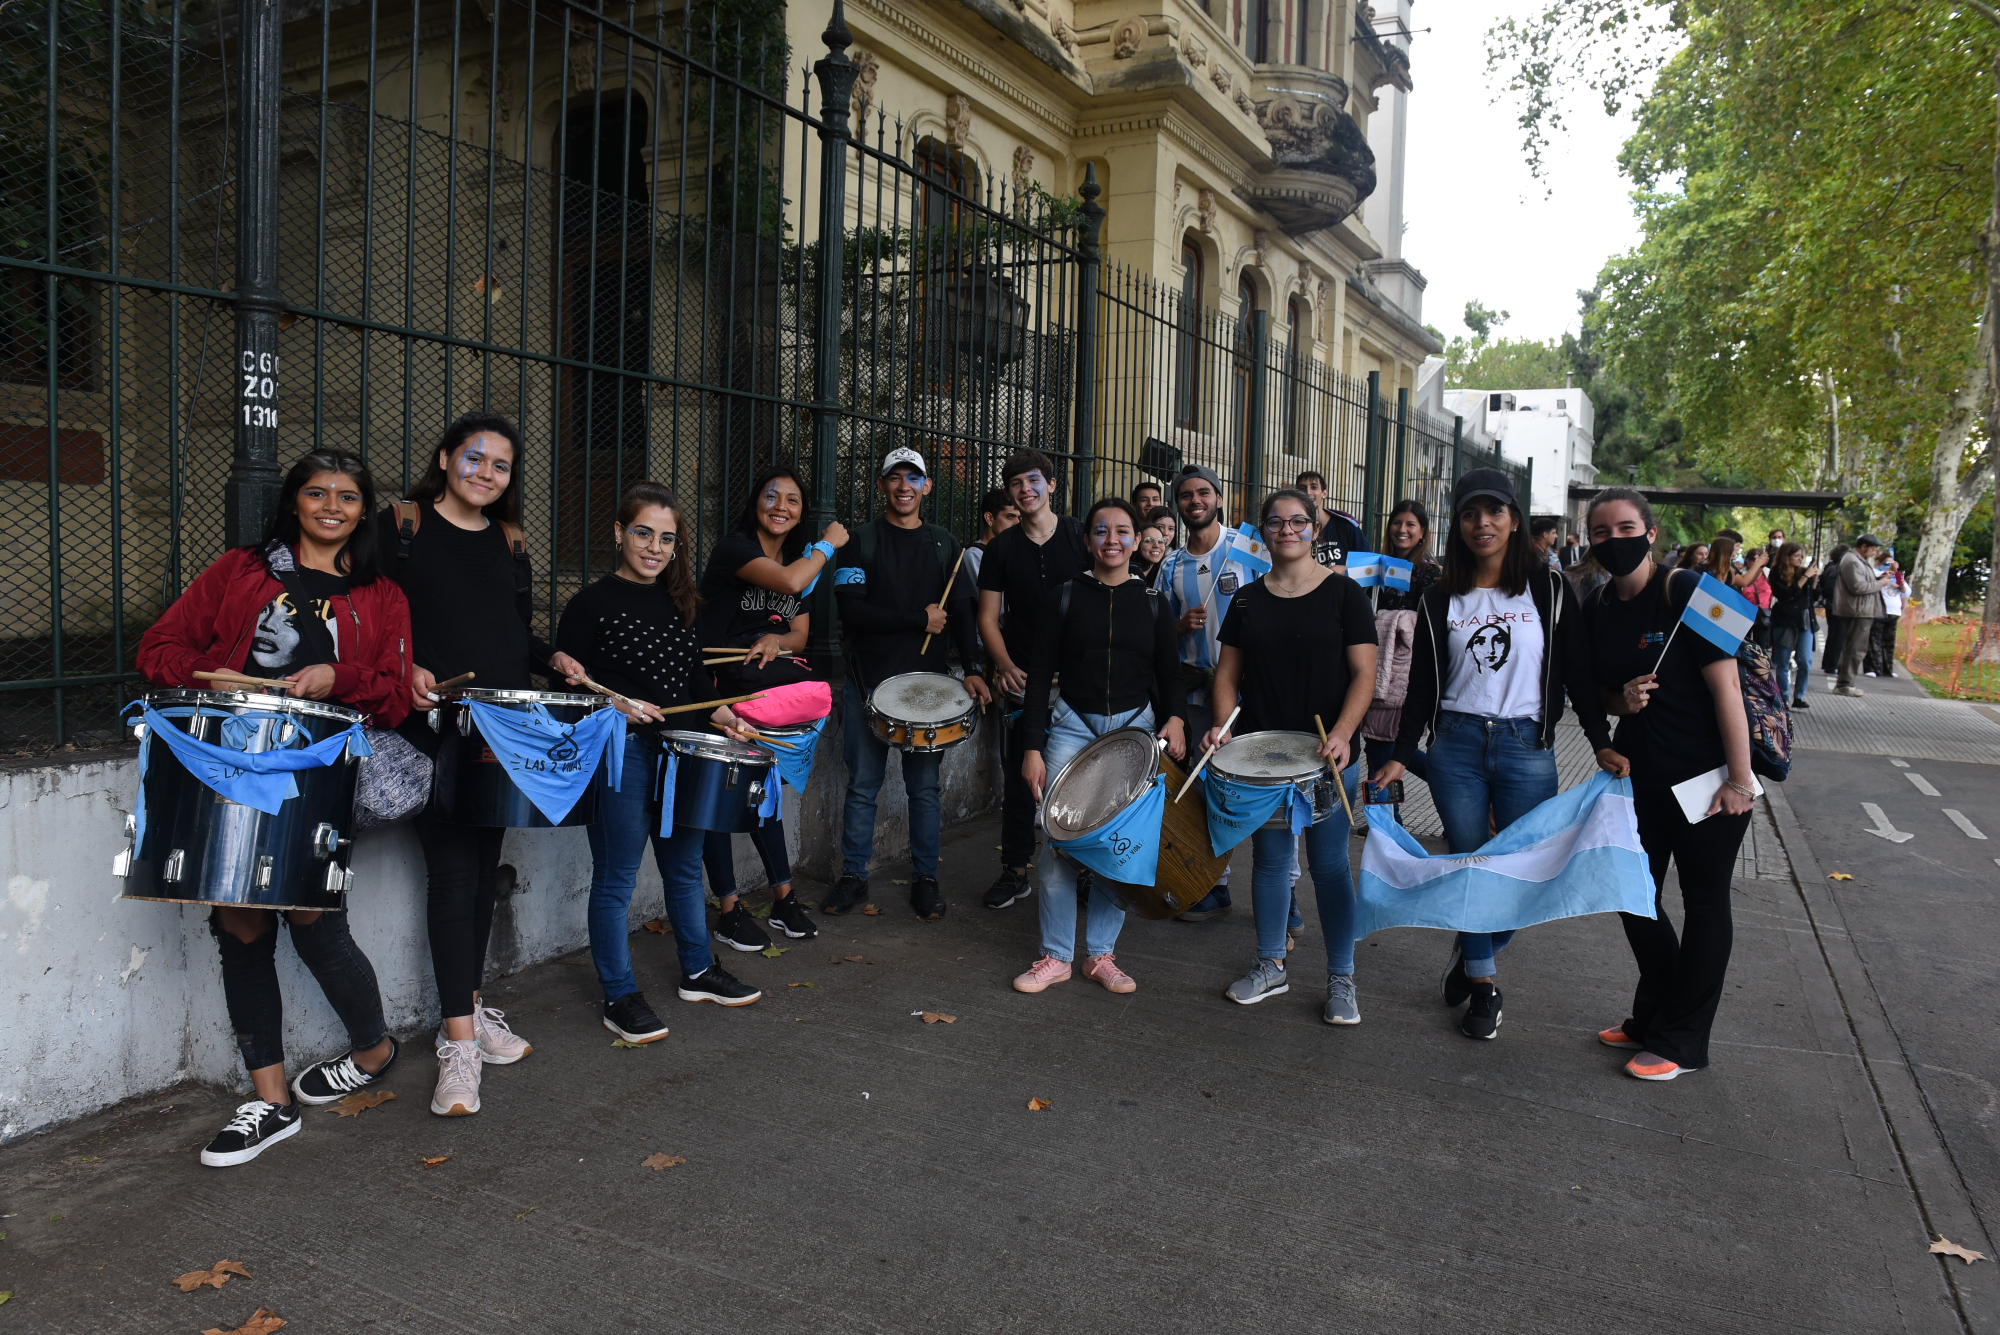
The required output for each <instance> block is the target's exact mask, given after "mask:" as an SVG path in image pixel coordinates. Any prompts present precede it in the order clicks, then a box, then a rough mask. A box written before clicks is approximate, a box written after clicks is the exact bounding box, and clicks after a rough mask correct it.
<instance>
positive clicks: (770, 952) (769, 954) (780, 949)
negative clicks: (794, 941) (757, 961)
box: [757, 941, 791, 960]
mask: <svg viewBox="0 0 2000 1335" xmlns="http://www.w3.org/2000/svg"><path fill="white" fill-rule="evenodd" d="M790 949H791V947H790V946H781V945H779V944H778V943H777V942H775V941H773V942H772V943H771V944H770V945H768V946H765V947H764V948H763V949H762V950H760V951H758V952H757V953H758V954H759V955H762V956H763V957H764V958H765V959H767V960H774V959H776V958H778V956H780V955H782V954H784V953H785V952H786V951H788V950H790Z"/></svg>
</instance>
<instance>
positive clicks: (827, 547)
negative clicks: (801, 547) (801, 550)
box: [806, 538, 839, 565]
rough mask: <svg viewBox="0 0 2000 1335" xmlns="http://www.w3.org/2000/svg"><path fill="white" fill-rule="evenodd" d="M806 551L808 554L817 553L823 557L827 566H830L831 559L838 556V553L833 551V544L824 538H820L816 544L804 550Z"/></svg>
mask: <svg viewBox="0 0 2000 1335" xmlns="http://www.w3.org/2000/svg"><path fill="white" fill-rule="evenodd" d="M806 550H807V551H809V552H818V553H819V554H820V555H821V556H824V557H825V558H826V562H827V564H828V565H832V564H833V558H834V557H836V556H838V555H839V553H838V552H836V551H834V549H833V544H832V543H830V542H828V541H827V540H826V539H825V538H821V539H820V540H819V541H818V542H815V543H814V544H813V545H812V546H810V547H808V548H806Z"/></svg>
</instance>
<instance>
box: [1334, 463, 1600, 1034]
mask: <svg viewBox="0 0 2000 1335" xmlns="http://www.w3.org/2000/svg"><path fill="white" fill-rule="evenodd" d="M1451 513H1452V526H1451V532H1450V535H1449V537H1447V538H1446V540H1445V549H1444V575H1443V577H1442V578H1440V579H1439V580H1438V582H1437V583H1436V584H1434V585H1432V586H1431V589H1430V592H1428V593H1426V594H1425V595H1424V596H1423V598H1422V599H1421V600H1420V604H1419V607H1418V609H1417V630H1416V644H1415V647H1414V649H1413V650H1412V653H1411V656H1410V688H1409V693H1408V694H1407V695H1406V696H1404V698H1403V720H1402V726H1401V727H1400V728H1399V729H1398V731H1397V735H1396V751H1395V755H1394V757H1393V758H1391V759H1390V761H1389V762H1388V763H1387V764H1385V765H1383V766H1382V767H1381V768H1380V769H1378V770H1376V771H1375V777H1374V782H1375V783H1377V784H1386V783H1389V782H1391V781H1393V780H1396V779H1400V778H1402V777H1403V772H1404V769H1405V768H1406V767H1407V766H1408V765H1409V763H1410V762H1411V760H1413V759H1414V758H1415V757H1416V754H1417V748H1418V746H1419V744H1420V743H1422V741H1423V738H1424V734H1425V732H1426V731H1428V732H1429V734H1430V738H1431V742H1430V750H1429V752H1428V753H1427V754H1426V756H1425V766H1426V780H1425V781H1426V782H1427V783H1429V785H1430V790H1431V800H1432V801H1434V802H1435V803H1436V804H1437V810H1438V817H1439V819H1440V820H1442V821H1443V823H1444V837H1445V842H1446V844H1447V845H1449V847H1450V851H1451V852H1453V853H1471V852H1475V851H1477V850H1478V849H1479V848H1480V846H1481V845H1483V844H1485V843H1486V841H1487V840H1488V838H1490V837H1491V835H1492V832H1493V831H1494V830H1495V829H1496V828H1498V829H1505V828H1506V827H1507V826H1509V825H1511V824H1513V823H1514V822H1515V821H1516V820H1518V819H1520V818H1521V817H1522V816H1524V815H1526V814H1527V813H1528V812H1529V811H1531V810H1533V809H1534V808H1535V807H1536V806H1538V805H1540V804H1541V803H1543V802H1545V801H1547V800H1548V799H1549V798H1551V797H1554V796H1555V795H1556V758H1555V751H1554V746H1555V738H1556V721H1557V720H1558V719H1560V718H1561V717H1562V708H1563V706H1562V700H1563V693H1564V692H1565V691H1567V692H1568V693H1569V699H1570V703H1571V705H1572V706H1573V707H1574V708H1575V709H1576V715H1577V720H1578V722H1580V723H1581V724H1582V725H1583V731H1584V733H1585V735H1586V736H1588V737H1589V738H1590V744H1591V747H1592V748H1593V749H1594V750H1595V751H1596V752H1597V763H1598V764H1599V765H1600V766H1602V767H1603V768H1604V769H1606V770H1608V771H1610V772H1611V773H1613V774H1617V773H1621V772H1622V771H1623V770H1624V768H1625V760H1624V757H1622V756H1620V755H1619V754H1618V753H1617V752H1615V751H1613V750H1612V749H1611V733H1610V728H1609V725H1607V724H1606V722H1605V720H1604V710H1603V707H1602V706H1601V705H1600V704H1599V703H1598V699H1597V683H1596V679H1595V678H1594V677H1593V675H1592V673H1591V665H1590V644H1589V642H1588V640H1587V638H1586V636H1585V634H1584V627H1583V622H1582V620H1581V618H1580V617H1579V616H1578V614H1577V608H1576V599H1575V596H1574V595H1573V594H1572V593H1571V592H1570V587H1569V582H1568V581H1567V580H1565V579H1564V578H1563V577H1562V575H1561V574H1559V573H1557V572H1556V571H1554V570H1551V569H1550V568H1549V565H1548V561H1547V560H1546V558H1544V557H1543V556H1542V555H1541V554H1540V553H1539V552H1537V551H1536V550H1535V548H1534V546H1533V545H1532V544H1531V543H1530V542H1529V541H1528V525H1527V519H1526V517H1525V516H1524V515H1523V514H1522V513H1521V507H1520V504H1519V502H1517V501H1516V500H1515V498H1514V484H1513V482H1512V481H1511V480H1510V479H1509V478H1508V477H1507V475H1506V474H1505V473H1503V472H1501V471H1500V470H1499V469H1497V468H1475V469H1473V470H1472V471H1471V472H1469V473H1467V474H1466V475H1465V476H1464V477H1463V478H1461V479H1459V483H1458V486H1457V488H1456V490H1454V491H1453V493H1452V500H1451ZM1513 935H1514V934H1513V933H1512V932H1494V933H1490V934H1489V933H1485V932H1460V933H1459V934H1458V941H1457V944H1456V945H1455V946H1454V948H1453V950H1452V955H1451V961H1450V963H1449V964H1448V965H1447V966H1446V968H1445V972H1444V977H1443V979H1442V981H1441V983H1440V989H1441V991H1442V992H1443V995H1444V1003H1445V1005H1447V1006H1460V1005H1465V1003H1466V1002H1467V1001H1470V1003H1471V1004H1470V1005H1469V1006H1467V1007H1466V1011H1465V1016H1464V1019H1463V1020H1462V1022H1461V1023H1460V1026H1459V1029H1460V1032H1461V1033H1463V1034H1464V1035H1465V1036H1466V1037H1467V1038H1492V1037H1494V1036H1495V1035H1496V1034H1497V1033H1498V1032H1499V1029H1500V989H1499V988H1498V987H1497V986H1496V985H1495V984H1494V981H1493V978H1494V963H1493V960H1494V956H1495V954H1497V953H1498V952H1499V950H1500V948H1501V947H1502V946H1504V945H1506V944H1507V942H1508V941H1509V940H1511V939H1512V938H1513Z"/></svg>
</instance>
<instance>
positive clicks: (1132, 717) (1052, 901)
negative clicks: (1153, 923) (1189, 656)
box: [1035, 701, 1284, 964]
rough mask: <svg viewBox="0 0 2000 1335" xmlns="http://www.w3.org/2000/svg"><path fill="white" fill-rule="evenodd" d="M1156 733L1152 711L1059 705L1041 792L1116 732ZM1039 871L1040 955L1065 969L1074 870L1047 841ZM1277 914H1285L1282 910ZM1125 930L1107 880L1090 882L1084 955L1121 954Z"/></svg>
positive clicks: (1072, 924)
mask: <svg viewBox="0 0 2000 1335" xmlns="http://www.w3.org/2000/svg"><path fill="white" fill-rule="evenodd" d="M1152 727H1153V707H1152V706H1151V705H1140V706H1139V707H1138V708H1137V709H1135V710H1133V711H1132V712H1131V713H1129V714H1083V713H1079V712H1077V711H1076V710H1074V709H1071V708H1070V707H1069V705H1068V704H1066V703H1064V702H1062V701H1058V702H1057V703H1056V708H1055V714H1054V716H1053V717H1051V718H1050V720H1049V740H1048V742H1047V744H1046V745H1045V746H1044V747H1043V748H1042V764H1043V765H1045V766H1046V767H1047V768H1048V774H1047V776H1046V777H1044V778H1043V780H1042V784H1043V788H1042V791H1043V792H1047V791H1048V786H1047V785H1048V784H1049V782H1050V781H1051V780H1053V779H1054V778H1055V777H1056V771H1057V770H1060V769H1061V768H1062V767H1063V766H1064V765H1067V764H1068V763H1069V762H1070V760H1071V759H1072V758H1073V757H1074V756H1075V755H1076V753H1077V752H1079V751H1081V750H1083V748H1084V747H1086V746H1088V745H1090V744H1091V742H1093V741H1095V740H1096V739H1097V738H1099V737H1102V736H1103V735H1104V734H1105V733H1107V732H1111V731H1113V730H1115V729H1118V728H1145V729H1146V730H1148V731H1151V730H1152ZM1035 866H1036V867H1038V868H1039V869H1040V870H1041V874H1042V875H1041V881H1042V906H1041V914H1042V953H1043V954H1044V955H1047V956H1048V957H1049V958H1051V959H1058V960H1061V961H1063V962H1064V963H1065V964H1067V963H1069V962H1070V961H1072V960H1074V959H1075V958H1076V866H1075V864H1073V863H1071V862H1068V861H1066V860H1065V859H1063V858H1061V857H1058V856H1057V855H1056V850H1055V848H1054V847H1053V846H1052V845H1051V844H1050V843H1049V842H1048V841H1047V840H1043V841H1042V849H1041V852H1040V853H1038V854H1037V855H1036V857H1035ZM1279 912H1280V913H1281V914H1282V913H1283V912H1284V910H1283V908H1282V907H1281V908H1280V909H1279ZM1124 926H1125V910H1124V909H1121V908H1119V907H1118V903H1117V901H1116V900H1114V899H1112V898H1111V894H1110V892H1109V891H1107V890H1106V889H1105V888H1104V878H1103V877H1101V876H1092V877H1091V878H1090V907H1089V912H1088V913H1087V914H1085V916H1084V923H1083V949H1084V953H1085V954H1087V955H1109V954H1110V953H1111V952H1112V951H1114V950H1116V949H1117V948H1118V933H1119V930H1120V929H1122V928H1123V927H1124ZM1282 930H1283V929H1282V928H1281V929H1280V931H1282Z"/></svg>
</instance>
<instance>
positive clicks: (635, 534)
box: [625, 528, 681, 551]
mask: <svg viewBox="0 0 2000 1335" xmlns="http://www.w3.org/2000/svg"><path fill="white" fill-rule="evenodd" d="M625 536H626V537H628V538H630V539H632V541H633V542H635V543H637V544H638V545H639V546H641V547H658V548H659V549H660V550H662V551H672V550H673V548H674V544H676V543H678V542H679V541H680V540H681V535H680V534H678V533H655V532H653V530H651V529H649V528H628V529H626V530H625Z"/></svg>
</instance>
